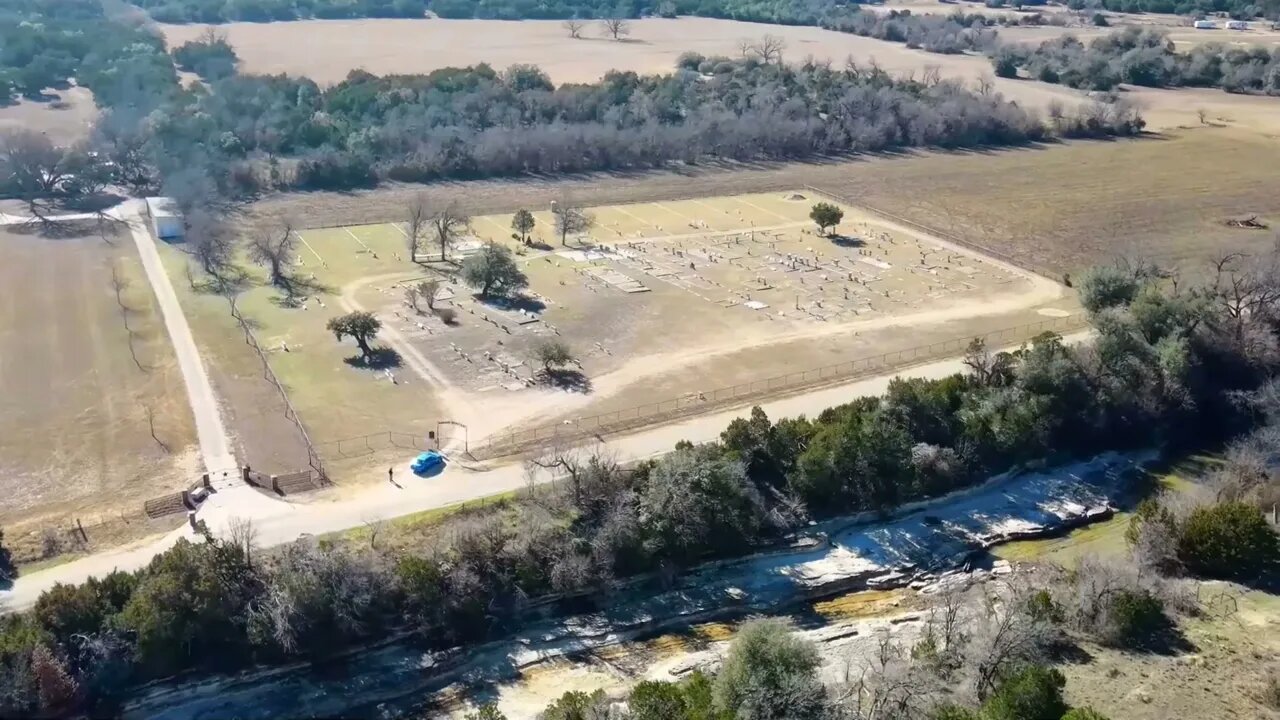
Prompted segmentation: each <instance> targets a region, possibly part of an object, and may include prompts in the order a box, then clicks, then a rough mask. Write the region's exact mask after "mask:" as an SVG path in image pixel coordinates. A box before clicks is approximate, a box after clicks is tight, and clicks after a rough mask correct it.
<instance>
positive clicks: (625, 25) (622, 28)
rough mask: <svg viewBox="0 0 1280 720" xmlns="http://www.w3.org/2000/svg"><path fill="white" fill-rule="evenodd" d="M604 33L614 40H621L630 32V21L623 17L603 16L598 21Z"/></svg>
mask: <svg viewBox="0 0 1280 720" xmlns="http://www.w3.org/2000/svg"><path fill="white" fill-rule="evenodd" d="M600 26H601V27H602V28H604V34H605V35H608V36H609V37H611V38H613V39H614V40H621V39H622V38H624V37H626V36H627V35H630V34H631V22H630V21H629V20H627V19H626V18H623V17H611V18H604V19H602V20H601V21H600Z"/></svg>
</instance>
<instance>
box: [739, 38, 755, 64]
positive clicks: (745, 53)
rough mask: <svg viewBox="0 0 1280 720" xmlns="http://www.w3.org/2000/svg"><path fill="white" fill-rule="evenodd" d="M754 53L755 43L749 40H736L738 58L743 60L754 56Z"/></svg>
mask: <svg viewBox="0 0 1280 720" xmlns="http://www.w3.org/2000/svg"><path fill="white" fill-rule="evenodd" d="M755 52H756V41H755V40H752V39H751V38H739V39H738V56H739V57H741V58H742V59H743V60H746V59H747V58H749V57H751V56H752V55H754V54H755Z"/></svg>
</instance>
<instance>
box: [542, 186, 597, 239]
mask: <svg viewBox="0 0 1280 720" xmlns="http://www.w3.org/2000/svg"><path fill="white" fill-rule="evenodd" d="M551 214H552V216H553V217H554V218H555V229H556V234H557V235H559V236H560V244H561V245H567V244H568V239H569V236H570V235H576V234H579V233H584V232H586V231H588V230H590V229H591V228H592V227H593V226H594V225H595V224H596V219H595V218H594V217H592V216H591V214H590V213H588V212H587V211H586V210H584V209H583V208H582V206H580V205H577V204H575V203H574V202H573V201H572V200H570V199H569V198H567V197H566V198H561V199H560V200H559V201H558V202H556V203H554V204H553V205H552V207H551Z"/></svg>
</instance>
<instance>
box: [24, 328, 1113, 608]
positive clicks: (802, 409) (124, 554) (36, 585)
mask: <svg viewBox="0 0 1280 720" xmlns="http://www.w3.org/2000/svg"><path fill="white" fill-rule="evenodd" d="M1088 336H1089V334H1088V333H1078V334H1075V335H1070V336H1068V337H1067V338H1066V341H1067V342H1071V343H1078V342H1081V341H1084V340H1085V339H1087V338H1088ZM964 369H965V368H964V365H963V363H962V362H961V359H960V358H952V359H950V360H942V361H938V362H933V363H929V364H925V365H918V366H915V367H912V368H911V369H910V375H911V376H912V377H924V378H941V377H946V376H947V375H951V374H954V373H957V372H962V371H963V370H964ZM899 374H901V372H894V373H891V374H886V375H882V376H879V377H874V378H868V379H863V380H858V381H856V382H851V383H847V384H844V385H838V386H834V387H828V388H823V389H820V390H815V391H813V392H809V393H805V394H802V395H795V396H792V397H787V398H781V399H778V400H774V401H770V402H763V403H760V405H761V407H763V408H764V410H765V412H767V413H768V414H769V416H770V417H774V418H778V417H786V416H796V415H808V416H814V415H817V414H818V413H820V412H822V411H823V410H825V409H827V408H829V407H832V406H834V405H838V404H841V403H844V402H847V401H849V400H850V399H852V398H855V397H859V396H863V395H880V394H883V393H884V392H885V391H886V390H887V389H888V387H889V381H890V380H892V379H893V378H895V377H897V376H898V375H899ZM748 412H749V408H747V407H740V408H736V409H730V410H724V411H721V412H717V413H714V414H708V415H701V416H697V417H692V418H688V419H686V420H682V421H680V422H677V423H672V424H670V425H664V426H661V427H655V428H650V429H647V430H643V431H640V432H636V433H631V434H627V435H622V436H618V437H611V438H607V439H606V440H605V441H604V443H605V444H604V447H605V448H607V450H608V451H610V452H611V453H613V454H614V455H615V456H616V457H617V459H618V460H619V461H621V462H627V461H631V460H638V459H644V458H649V457H653V456H656V455H660V454H662V453H665V452H668V451H669V450H670V449H671V448H672V447H673V446H674V445H675V444H676V442H678V441H680V440H689V441H691V442H695V443H699V442H708V441H712V440H715V439H717V438H718V437H719V436H720V432H721V431H722V430H724V428H725V426H726V425H728V424H729V422H730V421H732V420H733V419H734V418H736V417H742V416H745V415H746V414H747V413H748ZM408 459H409V458H408V457H406V458H405V460H406V462H407V461H408ZM402 478H403V479H402V480H401V481H400V483H399V484H398V485H392V484H390V483H388V484H386V485H379V486H375V487H370V488H367V489H363V490H362V491H361V492H360V494H358V495H355V496H351V495H343V496H340V497H335V496H329V497H319V498H316V499H315V500H312V501H309V502H287V501H284V500H278V499H274V498H272V497H270V496H267V495H264V494H262V493H259V492H258V491H256V490H253V489H252V488H249V487H248V486H236V487H232V488H228V489H226V490H223V491H220V492H218V493H217V494H215V495H214V496H213V497H211V498H210V499H209V500H208V501H206V502H205V504H204V507H202V508H201V510H200V517H201V519H203V520H204V521H205V523H206V524H207V525H208V526H209V528H210V529H211V530H213V531H214V532H215V533H221V532H225V531H226V529H227V527H228V525H229V523H230V522H231V520H232V519H235V518H248V519H252V521H253V523H254V527H255V529H256V530H257V538H258V542H259V543H260V544H261V545H262V546H264V547H266V546H272V545H279V544H282V543H287V542H292V541H293V540H296V539H297V538H299V537H301V536H303V535H320V534H324V533H329V532H336V531H339V530H345V529H347V528H351V527H357V526H359V525H361V524H364V523H367V522H373V521H378V520H386V519H390V518H395V517H399V516H401V515H408V514H411V513H415V512H420V511H422V510H429V509H431V508H436V507H442V506H446V505H452V504H455V503H461V502H466V501H470V500H477V499H480V498H484V497H488V496H491V495H496V494H498V493H503V492H508V491H511V490H517V489H519V488H522V487H525V486H526V485H527V484H528V482H529V478H528V477H527V476H526V474H525V470H524V467H523V464H522V463H519V462H510V463H507V464H503V465H498V466H495V467H491V468H484V467H478V468H476V469H474V470H469V469H466V468H464V467H462V466H461V465H460V464H459V463H450V466H449V467H448V468H447V469H446V470H445V471H444V472H443V473H441V474H440V475H437V476H435V477H431V478H425V479H420V478H414V477H413V476H411V475H409V474H408V473H407V472H406V473H404V474H403V475H402ZM547 479H548V478H547V477H545V476H543V477H541V478H539V479H537V481H538V482H545V481H546V480H547ZM191 534H192V533H191V531H190V530H189V529H188V528H185V527H184V528H183V529H182V530H179V531H175V532H174V533H171V534H170V535H167V536H165V537H163V538H161V539H160V540H157V541H153V542H152V543H150V544H148V545H144V546H139V547H135V548H132V549H128V550H122V551H116V552H112V553H106V554H101V555H94V556H90V557H86V558H82V559H80V560H76V561H74V562H70V563H67V564H65V565H59V566H57V567H53V568H49V569H48V570H43V571H40V572H36V573H32V574H30V575H26V576H23V577H20V578H18V580H17V582H15V583H14V585H13V587H12V588H10V589H9V590H8V591H4V592H0V606H3V607H9V608H26V607H30V606H31V605H32V604H33V603H35V601H36V599H37V598H38V597H39V596H40V593H42V592H44V591H45V590H47V589H49V588H50V587H52V586H53V585H54V584H55V583H59V582H64V583H67V582H71V583H74V582H82V581H83V580H85V579H86V578H88V577H89V576H90V575H102V574H105V573H108V572H110V571H112V570H113V569H120V570H133V569H136V568H139V567H142V566H143V565H145V564H146V563H147V562H149V561H150V559H151V558H152V557H153V556H154V555H156V554H157V553H160V552H163V551H164V550H166V549H167V548H169V547H170V546H172V545H173V543H174V542H176V541H177V539H178V538H179V537H182V536H184V535H186V536H190V535H191Z"/></svg>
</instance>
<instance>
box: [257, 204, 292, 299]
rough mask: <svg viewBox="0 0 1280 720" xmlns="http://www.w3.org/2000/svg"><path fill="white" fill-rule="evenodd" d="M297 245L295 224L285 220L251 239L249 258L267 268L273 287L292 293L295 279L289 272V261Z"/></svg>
mask: <svg viewBox="0 0 1280 720" xmlns="http://www.w3.org/2000/svg"><path fill="white" fill-rule="evenodd" d="M297 244H298V240H297V235H295V234H294V232H293V224H292V223H290V222H289V221H288V220H285V221H283V222H282V223H281V224H280V225H278V226H275V227H271V228H266V229H263V230H261V231H260V232H258V233H256V234H255V235H253V236H252V237H251V238H250V239H249V257H250V258H251V259H252V260H253V261H254V262H256V263H258V264H259V265H263V266H265V267H266V268H267V273H268V275H269V276H270V281H271V284H272V285H274V286H275V287H278V288H282V289H284V290H285V291H291V290H292V286H293V281H292V280H293V278H292V275H291V273H290V272H289V261H290V259H291V258H292V257H293V254H294V250H295V249H296V247H297Z"/></svg>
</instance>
